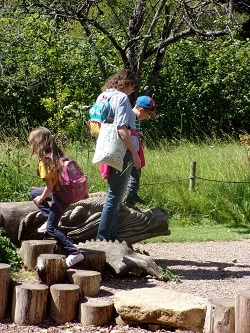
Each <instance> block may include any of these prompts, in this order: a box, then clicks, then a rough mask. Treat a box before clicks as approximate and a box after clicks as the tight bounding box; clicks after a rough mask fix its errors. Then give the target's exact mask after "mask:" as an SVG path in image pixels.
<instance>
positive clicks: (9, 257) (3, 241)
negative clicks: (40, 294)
mask: <svg viewBox="0 0 250 333" xmlns="http://www.w3.org/2000/svg"><path fill="white" fill-rule="evenodd" d="M4 235H5V230H4V229H3V228H0V262H1V263H5V264H9V265H10V266H11V267H10V270H11V272H12V273H13V272H16V271H18V270H20V268H21V267H22V260H21V258H20V256H19V254H18V251H17V249H16V247H15V246H14V244H12V243H11V241H10V239H9V238H7V237H5V236H4Z"/></svg>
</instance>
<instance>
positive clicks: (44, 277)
mask: <svg viewBox="0 0 250 333" xmlns="http://www.w3.org/2000/svg"><path fill="white" fill-rule="evenodd" d="M66 270H67V267H66V261H65V255H62V254H49V253H47V254H40V256H39V257H38V259H37V266H36V271H37V275H38V278H39V280H40V281H41V282H43V283H45V284H47V285H48V286H51V285H52V284H56V283H62V282H64V281H65V278H66Z"/></svg>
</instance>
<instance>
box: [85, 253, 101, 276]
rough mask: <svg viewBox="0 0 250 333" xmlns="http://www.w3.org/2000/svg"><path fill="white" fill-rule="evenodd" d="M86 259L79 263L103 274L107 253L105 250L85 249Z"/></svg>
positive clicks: (87, 268)
mask: <svg viewBox="0 0 250 333" xmlns="http://www.w3.org/2000/svg"><path fill="white" fill-rule="evenodd" d="M82 254H83V255H84V260H83V261H81V263H79V265H80V266H81V267H82V268H83V269H86V270H92V271H97V272H100V273H101V275H102V276H103V274H104V270H105V265H106V254H105V252H104V251H96V250H84V251H82Z"/></svg>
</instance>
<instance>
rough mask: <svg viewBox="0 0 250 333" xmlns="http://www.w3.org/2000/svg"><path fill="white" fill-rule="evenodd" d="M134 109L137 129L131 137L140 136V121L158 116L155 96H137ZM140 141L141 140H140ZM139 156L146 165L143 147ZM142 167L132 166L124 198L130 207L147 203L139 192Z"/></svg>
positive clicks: (132, 131)
mask: <svg viewBox="0 0 250 333" xmlns="http://www.w3.org/2000/svg"><path fill="white" fill-rule="evenodd" d="M133 111H134V113H135V115H136V131H135V130H131V137H132V138H133V136H140V121H141V120H144V119H147V118H149V117H150V118H153V119H155V118H156V112H155V101H154V100H153V98H151V97H149V96H140V97H138V98H137V100H136V103H135V107H134V108H133ZM139 141H140V140H139ZM138 153H139V156H140V158H141V161H142V164H141V168H142V167H143V166H145V161H144V158H143V157H144V156H143V151H142V148H141V147H140V148H139V151H138ZM141 168H140V169H136V168H135V167H132V170H131V173H130V177H129V182H128V186H127V193H126V196H125V198H124V200H123V202H124V203H125V204H126V205H127V206H128V207H134V205H135V204H136V203H137V202H138V203H142V204H143V203H145V201H144V200H143V199H141V198H140V197H139V195H138V194H137V192H138V189H139V184H140V177H141Z"/></svg>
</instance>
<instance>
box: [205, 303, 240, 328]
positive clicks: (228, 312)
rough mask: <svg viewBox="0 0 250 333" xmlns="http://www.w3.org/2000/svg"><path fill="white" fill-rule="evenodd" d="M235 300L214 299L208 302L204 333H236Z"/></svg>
mask: <svg viewBox="0 0 250 333" xmlns="http://www.w3.org/2000/svg"><path fill="white" fill-rule="evenodd" d="M234 304H235V301H234V298H213V299H210V300H209V301H208V305H207V312H206V318H205V327H204V333H234V327H235V308H234Z"/></svg>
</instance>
